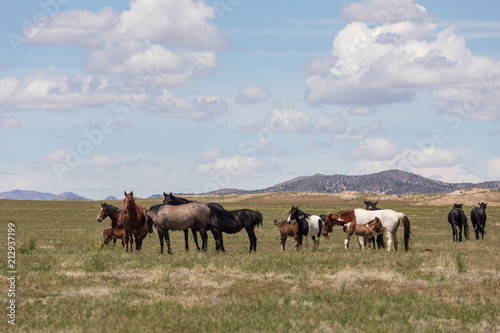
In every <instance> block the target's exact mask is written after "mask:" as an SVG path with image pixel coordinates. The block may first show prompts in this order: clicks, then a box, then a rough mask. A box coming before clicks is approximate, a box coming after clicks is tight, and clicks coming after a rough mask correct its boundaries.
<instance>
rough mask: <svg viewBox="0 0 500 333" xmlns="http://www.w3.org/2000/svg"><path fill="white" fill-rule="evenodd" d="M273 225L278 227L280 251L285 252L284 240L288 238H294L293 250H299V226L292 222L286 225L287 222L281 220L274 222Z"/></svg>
mask: <svg viewBox="0 0 500 333" xmlns="http://www.w3.org/2000/svg"><path fill="white" fill-rule="evenodd" d="M274 225H275V226H278V228H279V231H280V245H281V249H282V250H283V251H285V244H286V239H287V238H288V237H289V236H290V237H293V238H295V248H296V249H297V251H298V250H300V244H299V224H298V223H297V221H293V222H292V223H288V221H287V220H283V221H281V222H278V219H275V220H274Z"/></svg>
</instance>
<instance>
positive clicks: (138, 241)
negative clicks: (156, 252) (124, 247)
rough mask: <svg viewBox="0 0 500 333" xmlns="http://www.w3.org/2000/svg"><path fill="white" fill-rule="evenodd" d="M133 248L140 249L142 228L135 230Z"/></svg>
mask: <svg viewBox="0 0 500 333" xmlns="http://www.w3.org/2000/svg"><path fill="white" fill-rule="evenodd" d="M135 249H136V250H137V251H140V250H141V249H142V230H141V231H136V232H135Z"/></svg>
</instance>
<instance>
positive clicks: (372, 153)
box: [342, 138, 401, 161]
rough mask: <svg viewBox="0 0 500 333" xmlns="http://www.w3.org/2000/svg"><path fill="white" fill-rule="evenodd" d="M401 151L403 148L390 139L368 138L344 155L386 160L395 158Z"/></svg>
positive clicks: (354, 158) (344, 156) (363, 158)
mask: <svg viewBox="0 0 500 333" xmlns="http://www.w3.org/2000/svg"><path fill="white" fill-rule="evenodd" d="M400 151H401V149H400V148H399V147H398V146H397V145H396V144H395V143H394V142H393V141H391V140H389V139H386V138H367V139H366V140H363V141H361V142H359V143H358V146H357V147H356V148H355V149H354V150H353V151H351V152H350V153H347V154H344V155H343V156H342V157H343V158H346V159H351V160H368V161H385V160H391V159H393V158H394V156H396V154H398V153H399V152H400Z"/></svg>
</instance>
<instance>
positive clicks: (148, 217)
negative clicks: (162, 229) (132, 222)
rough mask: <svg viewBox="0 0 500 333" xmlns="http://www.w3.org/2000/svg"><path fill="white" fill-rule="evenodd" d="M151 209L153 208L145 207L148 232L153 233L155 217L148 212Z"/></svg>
mask: <svg viewBox="0 0 500 333" xmlns="http://www.w3.org/2000/svg"><path fill="white" fill-rule="evenodd" d="M150 210H151V208H150V209H149V210H147V209H146V208H144V214H145V215H146V224H147V226H148V233H150V234H152V233H153V219H152V218H151V216H150V214H148V212H149V211H150Z"/></svg>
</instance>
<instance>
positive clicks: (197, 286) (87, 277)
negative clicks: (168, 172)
mask: <svg viewBox="0 0 500 333" xmlns="http://www.w3.org/2000/svg"><path fill="white" fill-rule="evenodd" d="M314 198H315V200H312V199H311V196H309V195H306V194H302V195H301V194H297V193H279V194H274V195H254V196H231V197H194V198H193V197H191V199H192V200H199V201H202V202H219V203H221V204H222V205H223V206H224V208H226V209H228V210H229V209H240V208H250V209H258V210H259V211H260V212H261V213H262V214H263V217H264V224H263V226H262V227H258V228H256V229H255V233H256V236H257V238H258V241H257V252H256V253H248V247H249V241H248V236H247V234H246V232H245V230H242V231H241V232H239V233H237V234H233V235H227V234H224V235H223V236H224V244H225V248H226V253H217V252H216V251H215V244H214V239H213V236H212V235H211V233H209V238H208V252H207V253H199V252H196V250H195V246H194V243H193V241H192V235H191V233H190V235H189V241H190V248H191V250H190V251H189V252H185V251H184V234H183V233H182V232H179V231H174V232H171V243H172V244H171V245H172V251H173V254H172V255H169V254H166V253H165V254H160V245H159V240H158V234H157V232H156V230H155V232H154V233H153V234H150V235H149V236H147V238H146V239H144V242H143V251H142V252H140V253H138V252H136V251H135V248H134V252H133V253H125V250H124V249H123V248H122V246H121V244H120V241H117V243H116V245H113V244H112V243H111V244H110V245H108V246H105V247H104V248H103V249H102V250H99V248H100V246H101V243H102V241H103V239H102V233H103V230H104V229H107V228H109V227H110V220H109V219H106V220H104V221H103V222H101V223H98V222H97V221H96V217H97V214H98V213H99V209H100V204H99V202H97V201H94V202H92V201H83V202H77V201H57V202H55V201H52V202H46V201H10V200H0V211H1V212H2V214H1V216H0V228H2V233H3V234H4V235H6V233H7V224H8V223H14V224H15V229H16V265H17V271H18V274H17V278H18V279H17V282H16V306H17V309H16V327H15V328H13V327H11V325H7V318H6V316H4V318H3V321H4V323H2V325H1V326H0V327H7V326H8V327H7V329H10V330H13V329H15V330H16V331H27V332H31V331H32V332H35V331H36V332H56V331H64V332H113V331H134V332H154V331H164V332H165V331H166V332H194V331H201V332H235V331H243V332H273V331H274V332H361V331H362V332H405V331H406V332H410V331H411V332H435V331H439V332H458V331H460V332H464V331H469V332H472V331H484V332H495V331H499V330H500V319H499V317H500V256H499V250H500V207H498V206H488V208H487V214H488V219H487V222H486V235H485V239H484V240H480V241H476V240H474V232H473V229H472V225H471V223H470V218H469V230H470V231H471V232H470V237H469V240H468V241H464V242H461V243H454V242H453V241H452V230H451V227H450V225H449V224H448V222H447V214H448V212H449V211H450V209H451V206H449V205H446V206H427V205H415V202H412V200H410V199H409V200H406V201H404V200H400V201H394V202H389V201H386V202H384V201H380V202H379V206H380V207H382V208H390V209H393V210H395V211H400V212H403V213H405V214H406V215H407V216H408V217H409V219H410V221H411V230H412V233H413V234H414V236H413V237H412V238H411V242H410V251H409V252H404V250H403V248H402V238H403V237H402V236H403V230H402V227H400V229H399V231H398V236H399V240H400V247H399V251H398V252H393V251H391V252H387V251H385V250H375V251H374V250H366V251H361V250H359V248H358V246H357V244H356V242H355V240H354V239H353V240H351V246H350V249H349V250H345V249H344V245H343V242H344V238H345V234H344V233H343V231H342V229H341V228H340V227H334V228H333V232H332V234H331V236H330V238H331V240H330V241H326V240H325V239H324V238H323V237H321V238H320V248H319V251H316V252H313V251H312V242H311V240H310V241H309V249H306V248H305V240H304V248H303V249H302V250H301V251H300V252H297V251H296V250H295V248H294V246H293V245H294V241H293V239H290V238H289V239H288V241H287V249H286V251H282V250H281V249H280V241H279V239H280V234H279V231H278V228H277V227H276V226H275V225H274V224H273V221H274V220H275V219H278V220H279V221H281V220H283V219H286V218H287V213H288V211H289V210H290V207H291V206H292V204H293V205H295V206H297V205H298V206H299V207H300V209H301V210H303V211H305V212H307V213H310V214H327V213H333V212H338V211H340V210H342V209H352V208H358V207H362V198H357V199H356V200H350V201H349V200H344V201H342V202H340V201H335V200H331V197H329V196H315V197H314ZM137 202H138V203H139V204H140V205H142V206H143V207H146V208H149V207H150V206H152V205H155V204H158V203H161V199H160V198H157V199H147V200H137ZM109 203H111V204H113V205H115V206H118V207H119V208H122V207H123V201H114V202H113V201H111V202H109ZM472 207H473V206H468V205H464V211H465V212H466V215H469V212H470V209H471V208H472ZM0 244H1V245H0V246H1V247H2V248H3V249H4V256H3V257H4V259H3V260H2V261H1V272H2V274H3V275H4V278H2V279H1V282H0V285H1V289H2V294H1V297H2V300H3V303H2V304H4V305H5V304H7V300H8V298H7V290H8V281H7V280H6V276H7V271H8V270H9V269H8V267H7V260H6V255H5V253H6V252H7V237H2V239H0ZM426 249H430V250H432V252H430V251H426V252H423V251H424V250H426ZM4 311H5V307H4Z"/></svg>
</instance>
